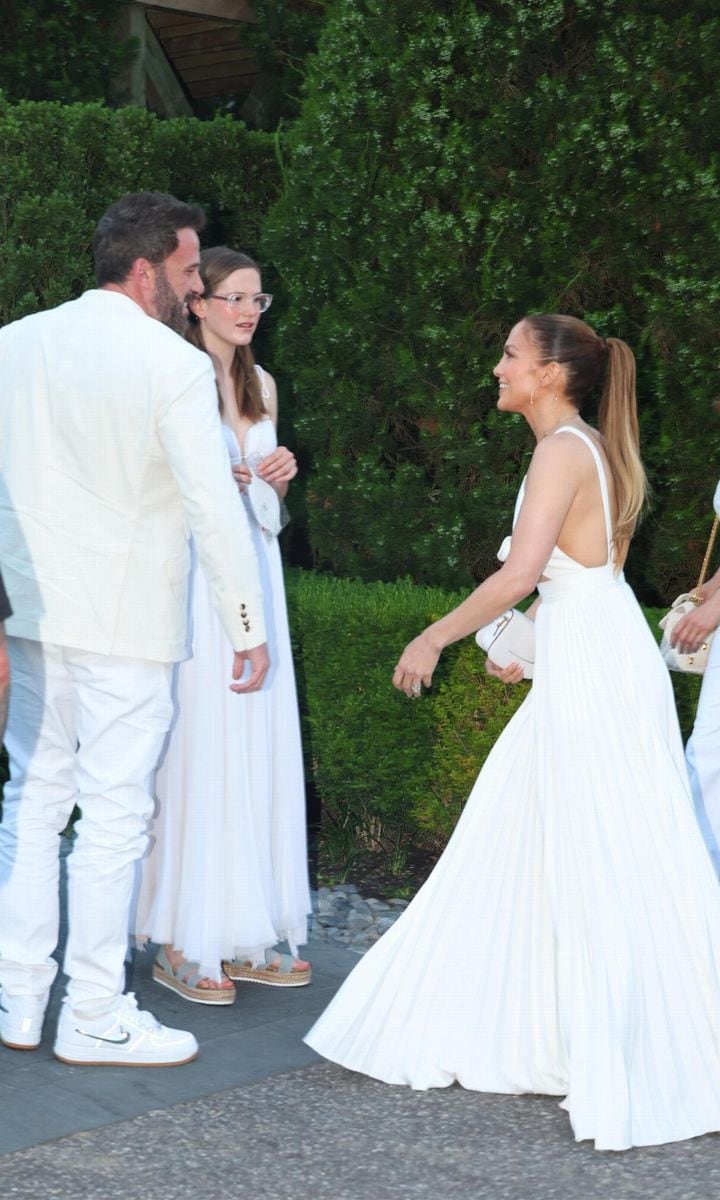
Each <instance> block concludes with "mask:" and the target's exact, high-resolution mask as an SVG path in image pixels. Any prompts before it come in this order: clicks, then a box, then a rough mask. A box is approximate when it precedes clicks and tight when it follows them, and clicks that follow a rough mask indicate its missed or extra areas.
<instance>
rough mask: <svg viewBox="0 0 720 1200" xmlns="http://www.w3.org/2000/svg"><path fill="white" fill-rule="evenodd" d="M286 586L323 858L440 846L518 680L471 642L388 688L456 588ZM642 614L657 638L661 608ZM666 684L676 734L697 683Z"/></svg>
mask: <svg viewBox="0 0 720 1200" xmlns="http://www.w3.org/2000/svg"><path fill="white" fill-rule="evenodd" d="M287 587H288V602H289V608H290V614H291V626H292V629H293V636H294V648H295V654H296V660H297V663H298V682H299V689H300V693H301V706H302V709H303V720H304V730H303V736H304V742H305V751H306V756H307V770H308V776H309V777H310V778H313V779H314V782H315V785H316V787H317V789H318V793H319V798H320V801H321V804H322V813H323V826H322V836H323V838H324V840H325V842H326V844H327V848H328V854H329V857H330V858H331V860H334V861H336V862H338V863H341V862H343V861H346V860H349V859H351V858H352V855H353V853H354V851H355V850H356V849H357V848H358V847H366V848H370V849H374V850H378V851H382V852H384V853H385V854H388V855H391V856H396V857H399V858H400V859H401V858H402V856H403V854H406V853H407V852H408V851H410V850H413V849H418V848H423V849H425V848H426V849H429V850H437V849H440V848H442V846H443V845H444V844H445V842H446V841H447V838H448V836H449V834H450V833H451V832H452V829H453V827H454V825H455V822H456V821H457V819H458V817H459V815H460V812H461V811H462V807H463V805H464V803H465V801H466V799H467V796H468V793H469V792H470V789H471V787H472V784H473V782H474V780H475V778H476V776H477V774H478V771H479V770H480V767H481V766H482V763H483V762H484V760H485V758H486V757H487V754H488V752H489V750H490V748H491V747H492V745H493V743H494V741H495V740H496V738H497V737H498V735H499V734H500V732H501V731H502V729H503V728H504V726H505V724H506V722H507V721H508V720H509V718H510V717H511V716H512V714H513V713H514V712H515V710H516V709H517V707H518V706H519V704H520V703H521V702H522V700H523V698H524V696H525V693H526V691H527V685H526V684H521V685H519V686H516V687H505V686H504V685H503V684H501V683H500V682H499V681H498V680H496V679H491V678H490V677H489V676H488V675H487V674H486V673H485V655H484V654H483V653H482V652H481V651H480V650H479V649H478V648H477V647H476V645H475V643H474V641H473V639H472V638H470V639H465V641H464V642H462V643H459V644H457V645H455V646H452V647H450V648H449V650H448V651H446V653H445V654H444V655H443V657H442V659H441V662H440V666H439V667H438V671H437V674H436V682H435V686H434V687H433V689H432V691H431V692H430V693H427V694H425V695H424V696H423V698H422V700H418V701H409V700H408V699H406V697H405V696H403V695H401V694H400V693H399V692H396V691H395V689H394V688H393V687H392V686H391V683H390V679H391V675H392V670H393V666H394V664H395V662H396V661H397V658H398V655H399V654H400V652H401V650H402V649H403V647H404V646H405V644H406V643H407V642H408V641H409V639H410V638H411V637H413V636H414V635H415V634H416V633H418V632H419V631H420V629H421V628H423V627H424V626H425V625H426V624H427V623H428V622H429V621H431V620H433V619H435V618H437V617H438V616H440V615H441V614H442V613H444V612H446V611H447V610H448V609H449V608H450V607H451V606H452V605H453V604H455V603H457V602H458V600H459V599H460V596H459V595H458V594H457V593H448V592H442V591H439V590H436V589H432V588H424V587H416V586H413V585H411V584H410V583H408V582H398V583H391V584H383V583H374V584H363V583H359V582H356V581H352V580H344V579H333V578H332V577H330V576H324V575H320V574H316V573H313V572H298V571H290V572H288V577H287ZM646 615H647V617H648V620H649V622H650V625H651V628H652V629H653V631H654V632H655V633H656V635H657V636H658V637H659V630H658V629H657V621H658V619H659V617H660V615H661V612H660V610H646ZM672 679H673V683H674V685H675V692H676V698H677V702H678V708H679V712H680V717H681V723H682V725H683V732H684V734H685V736H686V737H687V735H688V734H689V732H690V729H691V727H692V721H693V716H694V712H695V707H696V704H697V695H698V691H699V684H700V680H699V679H698V678H696V677H690V676H681V675H676V674H673V676H672Z"/></svg>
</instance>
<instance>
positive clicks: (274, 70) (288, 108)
mask: <svg viewBox="0 0 720 1200" xmlns="http://www.w3.org/2000/svg"><path fill="white" fill-rule="evenodd" d="M328 3H329V0H253V12H254V13H255V17H256V22H255V23H254V24H247V25H243V26H241V28H240V30H239V37H240V39H241V41H242V42H243V43H244V44H245V45H247V46H248V47H249V48H250V49H251V50H252V52H253V57H254V58H255V61H256V62H257V64H258V67H259V69H260V81H259V82H258V84H256V85H255V87H254V89H253V94H252V97H251V99H250V101H249V103H247V104H245V105H244V106H243V108H242V110H241V115H242V117H243V119H244V120H247V121H248V123H249V124H250V125H251V126H252V125H255V126H257V127H258V128H261V129H276V128H277V127H278V126H279V125H280V124H281V123H283V122H286V121H288V120H293V119H294V118H295V117H296V116H297V114H298V111H299V109H300V91H301V86H302V82H303V79H304V77H305V64H306V60H307V59H308V57H309V55H310V54H311V53H312V52H313V51H314V50H315V46H316V43H317V39H318V36H319V34H320V30H321V29H322V24H323V19H324V15H325V10H326V9H327V7H328Z"/></svg>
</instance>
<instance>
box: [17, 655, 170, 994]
mask: <svg viewBox="0 0 720 1200" xmlns="http://www.w3.org/2000/svg"><path fill="white" fill-rule="evenodd" d="M8 649H9V654H10V667H11V672H12V684H11V696H10V713H9V719H8V729H7V734H6V738H5V741H6V745H7V750H8V755H9V758H10V774H11V778H10V782H9V783H8V784H6V786H5V789H4V796H3V820H2V824H0V984H2V986H3V987H4V988H5V989H6V990H7V992H8V993H9V994H10V995H13V994H21V995H38V996H41V995H43V994H45V993H46V992H47V990H48V989H49V987H50V985H51V984H52V982H53V979H54V977H55V973H56V971H57V964H56V962H55V960H54V959H53V958H52V957H51V955H52V952H53V950H55V948H56V946H57V943H58V925H59V895H58V891H59V888H58V884H59V858H58V852H59V839H58V835H59V834H60V833H61V831H62V830H63V829H64V828H65V826H66V825H67V822H68V820H69V818H70V815H71V813H72V811H73V808H74V806H75V805H76V804H77V805H78V806H79V808H80V810H81V813H82V817H81V820H79V821H78V822H77V824H76V826H75V832H76V837H75V843H74V847H73V851H72V854H71V855H70V858H69V895H68V905H69V935H68V942H67V948H66V952H65V961H64V964H63V967H64V970H65V973H66V974H67V975H68V976H69V984H68V999H69V1002H70V1004H71V1006H72V1008H73V1010H74V1011H75V1012H76V1013H77V1014H78V1015H79V1016H84V1017H87V1018H92V1017H98V1016H103V1015H104V1014H105V1013H106V1012H108V1011H109V1010H110V1008H111V1007H112V1005H113V1003H114V1002H115V1000H116V999H117V997H118V995H119V994H120V993H121V992H122V991H123V987H124V961H125V955H126V951H127V943H128V919H129V908H130V903H131V898H132V892H133V885H134V879H135V863H136V861H137V859H138V858H139V857H140V856H141V855H142V854H143V852H144V850H145V847H146V844H147V827H148V821H149V819H150V817H151V816H152V812H153V799H152V794H151V790H150V788H151V782H152V776H153V773H154V771H155V768H156V766H157V762H158V758H159V756H160V751H161V749H162V744H163V739H164V737H165V734H166V732H167V730H168V728H169V725H170V719H171V716H172V702H171V696H170V683H171V675H172V664H170V663H157V662H145V661H141V660H139V659H129V658H118V657H112V656H109V655H102V654H92V653H89V652H88V651H84V650H75V649H71V648H68V647H64V646H55V645H50V644H47V643H42V642H34V641H30V640H28V639H25V638H12V637H11V638H8Z"/></svg>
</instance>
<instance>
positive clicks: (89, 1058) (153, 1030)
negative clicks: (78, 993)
mask: <svg viewBox="0 0 720 1200" xmlns="http://www.w3.org/2000/svg"><path fill="white" fill-rule="evenodd" d="M53 1049H54V1051H55V1057H56V1058H59V1059H60V1060H61V1061H62V1062H66V1063H71V1064H72V1065H73V1066H83V1065H85V1064H88V1065H95V1066H102V1067H179V1066H182V1064H183V1063H188V1062H191V1061H192V1059H193V1058H195V1056H196V1055H197V1052H198V1044H197V1042H196V1041H195V1038H194V1037H193V1035H192V1034H191V1033H186V1032H185V1030H183V1029H168V1028H167V1026H165V1025H161V1024H160V1022H159V1021H156V1020H155V1017H154V1016H153V1015H152V1013H149V1012H142V1011H141V1010H140V1009H139V1008H138V1006H137V1000H136V999H135V996H134V995H133V993H132V992H128V993H127V994H126V995H124V996H121V997H120V999H119V1000H118V1002H117V1003H116V1004H115V1005H114V1007H113V1008H112V1009H111V1010H110V1012H109V1013H107V1014H106V1016H104V1017H96V1018H94V1019H93V1020H91V1021H88V1020H86V1019H85V1018H83V1017H76V1016H75V1013H74V1012H73V1010H72V1009H71V1007H70V1005H69V1003H68V1001H67V999H66V1000H65V1001H64V1003H63V1007H62V1012H61V1013H60V1020H59V1021H58V1030H57V1038H56V1039H55V1045H54V1047H53Z"/></svg>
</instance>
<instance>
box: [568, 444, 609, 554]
mask: <svg viewBox="0 0 720 1200" xmlns="http://www.w3.org/2000/svg"><path fill="white" fill-rule="evenodd" d="M555 433H574V434H575V436H576V437H579V438H581V439H582V441H583V442H585V445H586V446H587V447H588V448H589V450H590V453H591V454H592V456H593V458H594V459H595V466H596V467H597V473H598V477H599V479H600V495H601V497H602V506H603V513H604V514H605V532H606V534H607V540H608V548H609V550H610V552H611V553H612V542H613V536H612V516H611V514H610V496H609V494H608V485H607V476H606V475H605V468H604V466H603V461H602V459H601V457H600V455H599V454H598V450H597V446H596V445H595V443H594V441H593V440H592V438H591V437H589V436H588V434H587V433H583V431H582V429H574V428H573V426H572V425H561V426H560V428H559V429H556V430H555Z"/></svg>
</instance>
